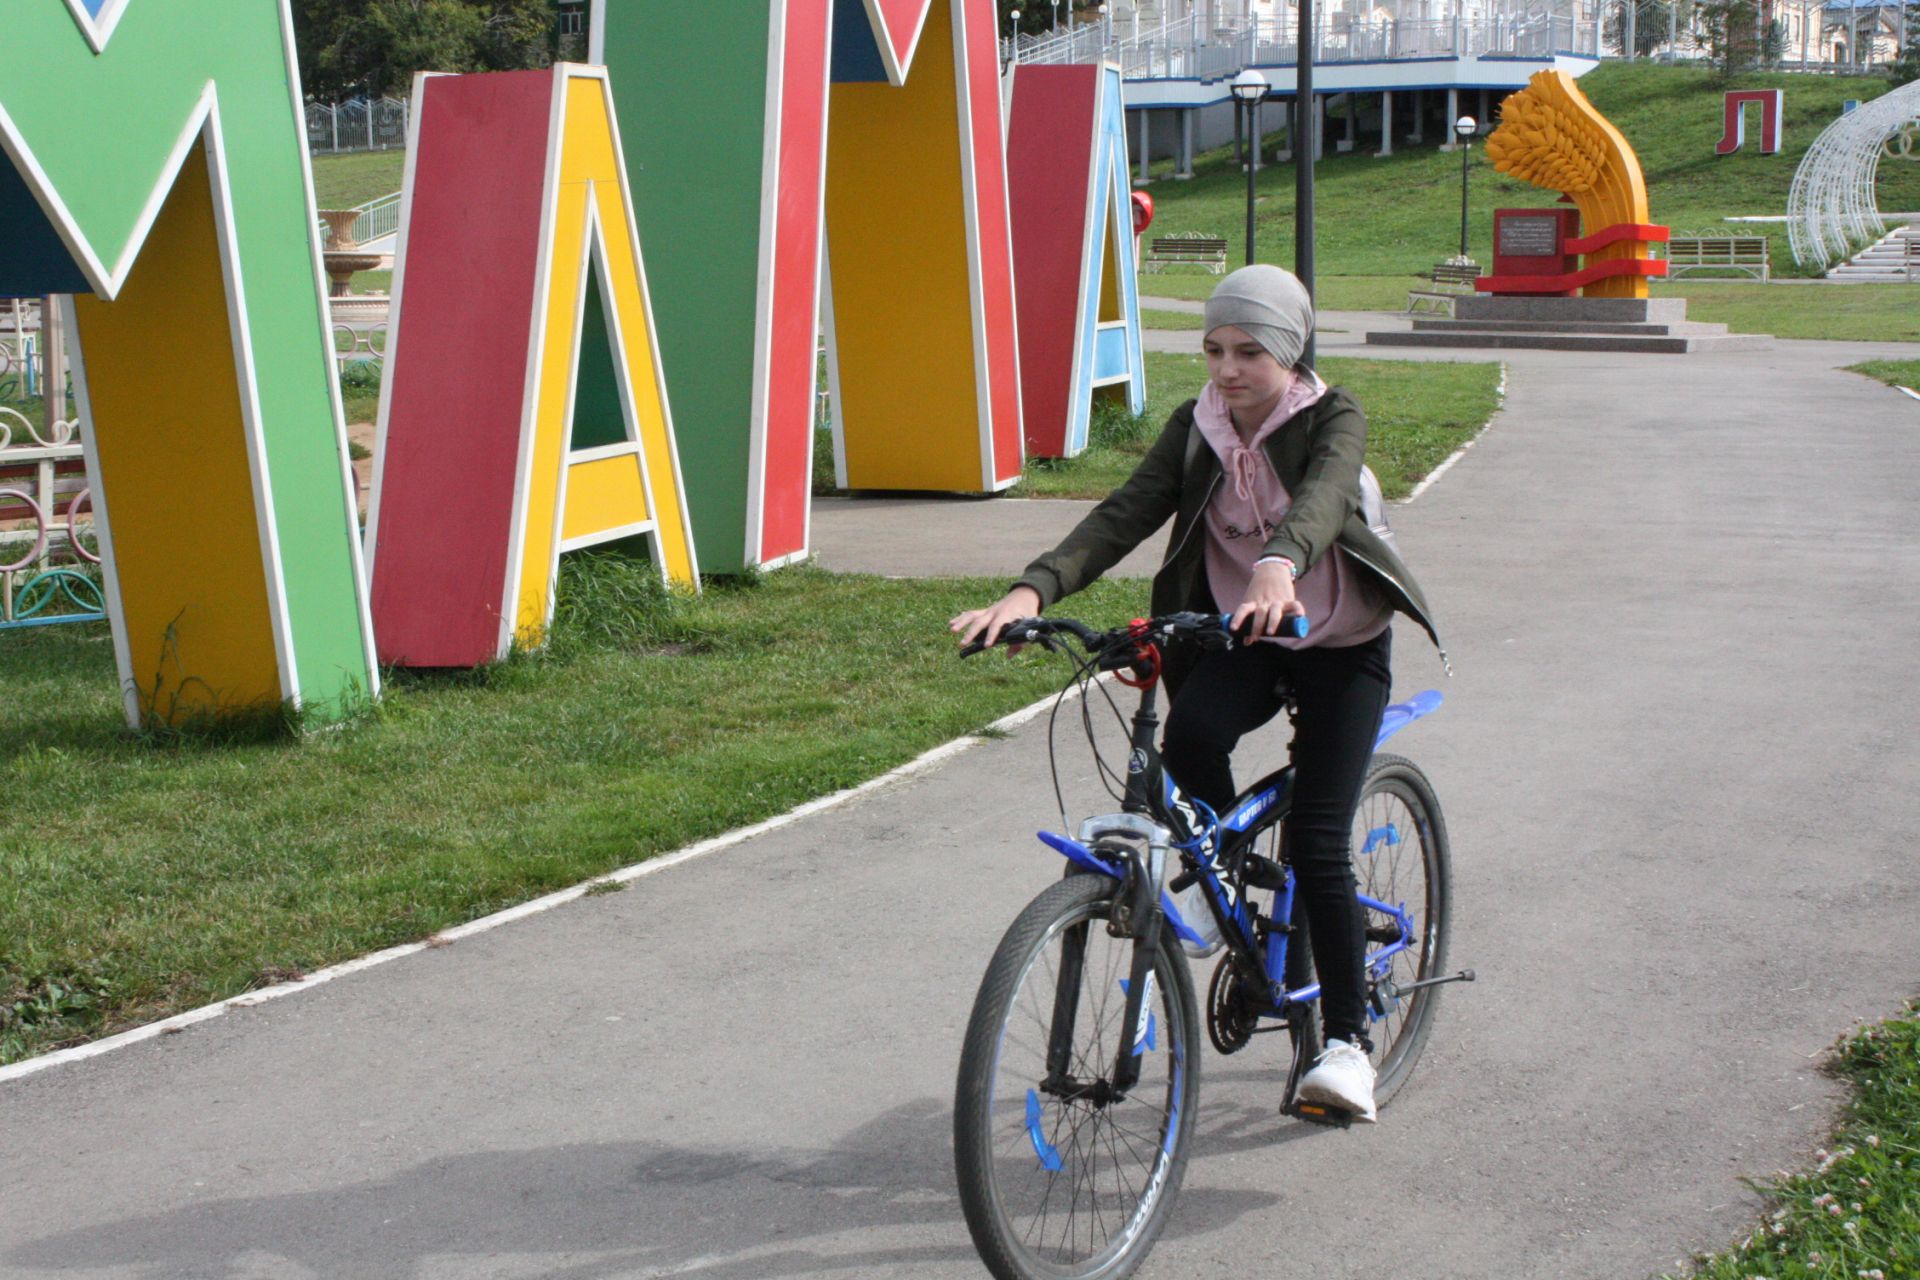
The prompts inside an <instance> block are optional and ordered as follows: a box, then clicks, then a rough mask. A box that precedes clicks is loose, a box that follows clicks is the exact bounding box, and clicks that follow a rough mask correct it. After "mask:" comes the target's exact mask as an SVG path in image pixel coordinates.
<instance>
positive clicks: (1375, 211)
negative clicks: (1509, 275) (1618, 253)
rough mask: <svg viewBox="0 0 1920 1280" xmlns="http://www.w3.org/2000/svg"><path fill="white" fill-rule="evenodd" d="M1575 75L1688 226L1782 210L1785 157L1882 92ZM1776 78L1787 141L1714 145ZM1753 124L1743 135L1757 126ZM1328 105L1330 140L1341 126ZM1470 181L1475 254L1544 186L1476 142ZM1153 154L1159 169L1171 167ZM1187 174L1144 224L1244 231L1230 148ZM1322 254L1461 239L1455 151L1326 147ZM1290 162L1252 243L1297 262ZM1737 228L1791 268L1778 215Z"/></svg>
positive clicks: (1374, 257) (1911, 189) (1373, 253)
mask: <svg viewBox="0 0 1920 1280" xmlns="http://www.w3.org/2000/svg"><path fill="white" fill-rule="evenodd" d="M1580 87H1581V89H1582V90H1583V91H1584V92H1585V93H1586V95H1587V96H1588V98H1589V99H1591V100H1592V102H1593V104H1594V106H1596V107H1597V108H1599V109H1600V111H1601V112H1603V113H1604V114H1605V115H1606V116H1607V117H1608V118H1609V119H1610V120H1612V121H1613V122H1614V124H1615V125H1616V126H1618V127H1619V129H1620V131H1621V132H1622V133H1623V134H1625V135H1626V138H1627V140H1628V141H1629V142H1630V143H1632V144H1633V147H1634V150H1635V151H1636V152H1637V153H1638V155H1639V157H1640V164H1641V168H1642V169H1643V170H1644V171H1645V173H1646V177H1647V189H1648V195H1649V202H1650V204H1651V206H1652V213H1653V220H1654V221H1655V222H1659V223H1665V224H1666V225H1668V226H1671V227H1674V228H1676V229H1677V230H1684V231H1729V230H1732V229H1733V227H1732V226H1730V225H1729V224H1727V223H1725V222H1723V221H1722V219H1724V218H1726V217H1728V216H1730V215H1738V214H1784V213H1785V212H1786V211H1787V191H1788V188H1789V187H1790V186H1791V185H1792V182H1793V172H1794V169H1795V168H1796V167H1797V166H1798V165H1799V163H1800V159H1801V157H1802V156H1803V155H1805V154H1806V151H1807V149H1808V148H1809V147H1810V146H1812V144H1813V141H1814V139H1815V138H1817V137H1818V136H1819V134H1820V131H1821V130H1822V129H1824V128H1826V126H1827V125H1828V124H1829V123H1830V122H1832V120H1833V119H1834V118H1835V117H1837V116H1838V115H1839V114H1840V105H1841V103H1842V102H1843V101H1844V100H1845V99H1848V98H1858V99H1860V100H1861V101H1863V102H1864V101H1868V100H1871V99H1873V98H1877V97H1879V96H1880V95H1881V94H1883V93H1885V92H1886V91H1887V82H1886V81H1885V80H1884V79H1880V78H1878V77H1869V76H1858V77H1837V76H1822V75H1796V74H1789V73H1781V72H1773V73H1755V74H1751V75H1745V76H1740V77H1737V78H1735V79H1734V80H1733V81H1732V82H1731V84H1727V83H1719V84H1716V83H1715V82H1714V81H1713V80H1712V79H1711V78H1710V76H1709V74H1708V73H1707V72H1705V71H1699V70H1695V69H1693V68H1688V67H1663V66H1653V65H1650V64H1647V63H1632V64H1628V63H1610V64H1608V65H1606V66H1602V67H1599V68H1597V69H1596V70H1594V71H1592V72H1589V73H1588V74H1587V75H1585V76H1583V77H1581V80H1580ZM1728 88H1735V89H1775V88H1779V89H1785V90H1786V128H1785V133H1786V138H1785V146H1784V147H1783V149H1782V150H1781V151H1780V152H1779V153H1778V154H1776V155H1771V156H1763V155H1760V154H1759V152H1758V150H1757V149H1756V144H1754V143H1752V142H1749V144H1748V148H1747V149H1746V150H1744V151H1742V152H1740V153H1738V154H1736V155H1732V156H1725V157H1721V156H1716V155H1715V154H1714V151H1713V146H1714V143H1715V142H1717V141H1719V139H1720V134H1721V128H1722V121H1723V106H1722V104H1723V101H1724V98H1723V94H1724V92H1725V90H1726V89H1728ZM1755 124H1756V128H1750V129H1749V131H1748V136H1749V138H1752V137H1753V136H1754V134H1755V133H1757V121H1756V122H1755ZM1338 128H1339V126H1338V123H1337V117H1333V118H1330V119H1329V123H1328V138H1329V141H1331V139H1332V138H1334V137H1338V136H1339V133H1338ZM1472 163H1473V169H1472V178H1471V182H1470V184H1469V191H1470V200H1469V205H1470V234H1469V241H1470V244H1471V246H1472V251H1473V253H1474V256H1475V257H1477V258H1478V259H1479V260H1480V261H1481V262H1489V261H1491V238H1492V234H1493V210H1494V209H1495V208H1496V207H1502V206H1505V207H1512V206H1526V205H1543V204H1548V203H1551V202H1552V200H1553V197H1552V196H1551V195H1550V194H1549V193H1547V192H1545V191H1542V190H1540V189H1539V188H1536V187H1532V186H1529V185H1528V184H1526V183H1523V182H1519V181H1516V180H1514V179H1511V178H1507V177H1505V176H1503V175H1500V174H1496V173H1494V172H1493V170H1492V169H1490V168H1489V167H1488V166H1487V164H1486V162H1485V159H1484V151H1483V150H1481V149H1480V147H1479V146H1478V145H1476V148H1475V151H1474V153H1473V162H1472ZM1172 167H1173V166H1172V164H1171V162H1168V163H1165V164H1162V165H1158V166H1155V173H1156V176H1165V175H1168V174H1171V172H1172ZM1194 173H1195V177H1194V178H1193V180H1192V181H1189V182H1171V181H1167V182H1155V183H1154V184H1153V188H1152V194H1153V198H1154V201H1155V204H1156V216H1155V218H1154V223H1153V232H1154V234H1157V235H1165V234H1171V233H1174V232H1179V231H1200V232H1205V233H1208V234H1211V235H1225V236H1226V237H1227V238H1228V240H1229V242H1230V243H1232V244H1234V245H1235V246H1236V253H1235V254H1233V255H1230V256H1233V257H1235V258H1236V259H1237V257H1238V254H1237V246H1238V244H1239V242H1240V240H1241V237H1242V236H1243V235H1244V234H1245V233H1244V230H1243V228H1244V227H1245V225H1246V174H1245V171H1244V170H1241V169H1239V168H1237V167H1236V166H1235V165H1234V163H1233V152H1232V148H1231V147H1226V148H1222V149H1220V150H1218V151H1213V152H1208V153H1206V154H1205V155H1203V156H1200V157H1198V158H1197V159H1196V161H1195V164H1194ZM1316 173H1317V177H1318V182H1317V194H1316V197H1315V205H1316V217H1317V223H1318V232H1319V234H1318V244H1317V266H1318V270H1319V274H1321V275H1325V276H1405V275H1411V274H1412V273H1414V272H1417V271H1425V270H1427V269H1428V268H1429V267H1431V266H1432V265H1433V263H1434V262H1436V261H1437V260H1439V259H1441V258H1444V257H1447V256H1449V255H1450V254H1452V253H1454V252H1455V251H1456V250H1457V249H1458V248H1459V236H1460V157H1459V156H1458V154H1444V153H1442V152H1440V151H1438V150H1436V149H1435V148H1434V147H1433V146H1431V145H1428V146H1425V147H1412V146H1408V145H1405V144H1402V146H1401V147H1400V149H1398V150H1396V151H1395V153H1394V154H1393V155H1392V156H1389V157H1387V158H1385V159H1376V158H1375V157H1374V156H1373V155H1372V154H1371V153H1370V152H1355V153H1352V154H1348V155H1328V156H1326V157H1325V158H1323V159H1322V160H1321V162H1320V164H1319V165H1318V166H1317V169H1316ZM1293 182H1294V174H1293V166H1292V165H1274V166H1272V167H1270V168H1267V169H1263V170H1262V171H1261V173H1260V176H1259V178H1258V180H1257V184H1256V195H1257V201H1258V202H1257V206H1256V211H1255V222H1256V251H1257V253H1258V256H1259V257H1260V259H1261V260H1262V261H1265V262H1276V263H1280V264H1282V265H1285V266H1289V267H1290V266H1292V265H1293V237H1292V228H1293ZM1879 193H1880V207H1881V208H1882V209H1885V210H1888V211H1894V210H1902V211H1905V210H1920V162H1906V161H1898V160H1889V161H1886V162H1885V163H1883V164H1882V165H1881V167H1880V174H1879ZM1739 229H1740V231H1741V233H1742V234H1762V233H1764V234H1768V235H1770V236H1771V237H1772V238H1773V241H1774V245H1773V261H1774V269H1775V272H1776V273H1777V274H1781V275H1792V274H1812V273H1811V272H1804V273H1803V272H1798V271H1797V270H1796V268H1795V267H1794V266H1793V255H1792V253H1791V252H1790V251H1789V249H1788V247H1787V232H1786V228H1785V226H1784V224H1761V225H1759V226H1742V227H1740V228H1739Z"/></svg>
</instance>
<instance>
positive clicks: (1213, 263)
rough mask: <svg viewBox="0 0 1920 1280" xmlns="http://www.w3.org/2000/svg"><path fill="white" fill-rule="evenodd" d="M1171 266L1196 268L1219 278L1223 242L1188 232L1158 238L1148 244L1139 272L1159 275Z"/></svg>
mask: <svg viewBox="0 0 1920 1280" xmlns="http://www.w3.org/2000/svg"><path fill="white" fill-rule="evenodd" d="M1175 263H1193V264H1198V265H1199V266H1202V267H1205V268H1206V269H1207V271H1208V272H1210V273H1211V274H1213V275H1216V276H1217V275H1221V274H1223V273H1224V272H1225V271H1226V269H1227V242H1226V241H1225V240H1223V239H1221V238H1220V237H1219V236H1205V235H1201V234H1199V233H1198V232H1192V231H1188V232H1182V233H1180V234H1179V235H1172V236H1160V237H1159V238H1157V239H1155V240H1153V241H1151V242H1149V243H1148V245H1147V252H1146V254H1145V255H1144V256H1142V257H1141V259H1140V269H1141V270H1142V271H1159V270H1162V269H1163V268H1165V267H1168V266H1171V265H1173V264H1175Z"/></svg>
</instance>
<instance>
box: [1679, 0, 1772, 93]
mask: <svg viewBox="0 0 1920 1280" xmlns="http://www.w3.org/2000/svg"><path fill="white" fill-rule="evenodd" d="M1694 13H1695V14H1696V16H1697V18H1698V21H1699V23H1700V31H1701V42H1702V43H1703V44H1704V45H1705V46H1706V48H1707V56H1708V58H1709V60H1710V61H1711V62H1712V64H1713V70H1714V73H1715V74H1716V75H1717V76H1718V77H1719V78H1721V79H1726V78H1728V77H1731V76H1734V75H1737V74H1739V73H1740V72H1742V71H1747V70H1750V69H1752V68H1753V67H1757V66H1760V65H1761V64H1763V63H1769V62H1778V61H1779V60H1780V48H1781V42H1782V38H1783V33H1782V29H1781V24H1780V23H1779V22H1777V21H1776V22H1765V23H1763V22H1762V20H1761V13H1760V0H1705V3H1702V4H1700V5H1698V6H1696V7H1695V9H1694Z"/></svg>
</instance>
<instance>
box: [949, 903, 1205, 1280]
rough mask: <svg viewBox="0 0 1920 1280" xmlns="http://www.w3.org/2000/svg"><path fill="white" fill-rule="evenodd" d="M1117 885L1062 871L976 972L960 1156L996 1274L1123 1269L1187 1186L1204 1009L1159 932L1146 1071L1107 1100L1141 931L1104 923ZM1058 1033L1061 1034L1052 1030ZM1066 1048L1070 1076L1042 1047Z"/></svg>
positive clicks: (1093, 1279) (959, 1112) (1168, 936)
mask: <svg viewBox="0 0 1920 1280" xmlns="http://www.w3.org/2000/svg"><path fill="white" fill-rule="evenodd" d="M1118 888H1119V882H1117V881H1115V880H1112V879H1109V878H1108V877H1106V876H1102V875H1079V876H1069V877H1068V878H1066V879H1064V880H1062V881H1060V883H1058V884H1056V885H1054V886H1052V887H1051V888H1049V889H1048V890H1047V891H1046V892H1045V893H1042V894H1041V895H1040V896H1039V897H1037V898H1035V899H1034V900H1033V901H1032V902H1031V903H1029V904H1028V906H1027V908H1026V909H1025V910H1024V911H1022V912H1021V913H1020V915H1019V917H1018V918H1017V919H1015V921H1014V922H1013V925H1012V927H1011V928H1009V929H1008V930H1007V933H1006V936H1005V937H1004V938H1002V939H1001V941H1000V946H999V948H998V950H996V951H995V952H994V955H993V960H992V962H991V963H990V964H989V965H988V966H987V972H986V976H985V978H983V979H982V980H981V983H980V992H979V995H978V996H977V997H976V998H975V1000H974V1005H973V1016H972V1019H971V1020H970V1021H969V1023H968V1025H967V1039H966V1045H965V1048H964V1049H963V1051H962V1053H961V1056H960V1073H959V1080H958V1083H957V1086H956V1089H955V1097H954V1110H953V1145H954V1164H955V1166H956V1171H957V1173H958V1175H959V1185H960V1204H961V1207H962V1208H963V1209H964V1210H965V1212H966V1218H967V1228H968V1230H969V1231H971V1232H972V1233H973V1241H974V1244H975V1246H977V1247H978V1248H979V1250H980V1257H981V1260H982V1261H984V1262H985V1263H986V1264H987V1269H988V1270H990V1271H992V1272H993V1274H994V1275H996V1276H998V1277H1000V1280H1038V1278H1040V1277H1046V1278H1048V1280H1068V1278H1072V1280H1117V1278H1118V1277H1121V1276H1125V1275H1128V1274H1131V1273H1132V1271H1133V1270H1134V1268H1136V1267H1138V1266H1139V1265H1140V1263H1141V1261H1142V1260H1143V1259H1144V1258H1145V1257H1146V1254H1147V1251H1148V1250H1149V1249H1150V1248H1152V1246H1153V1241H1154V1238H1155V1237H1156V1236H1158V1235H1159V1233H1160V1229H1161V1227H1162V1226H1163V1225H1164V1223H1165V1221H1166V1217H1167V1213H1168V1211H1169V1209H1170V1208H1171V1206H1172V1204H1173V1200H1174V1197H1175V1195H1176V1194H1177V1193H1178V1191H1179V1187H1180V1179H1181V1175H1182V1173H1183V1172H1184V1170H1185V1166H1186V1158H1187V1148H1188V1145H1189V1140H1190V1138H1191V1136H1192V1134H1193V1122H1194V1111H1195V1105H1196V1103H1197V1102H1198V1099H1199V1084H1200V1072H1199V1066H1200V1062H1199V1056H1198V1054H1197V1052H1196V1050H1197V1049H1198V1046H1199V1034H1200V1025H1199V1014H1198V1009H1197V1006H1196V1004H1195V1001H1194V996H1193V980H1192V977H1191V975H1190V974H1189V972H1188V968H1187V960H1186V956H1185V955H1184V954H1183V953H1182V952H1181V950H1180V946H1179V943H1178V942H1177V941H1176V940H1175V938H1174V936H1173V932H1172V930H1170V929H1163V930H1162V935H1161V942H1160V948H1159V956H1158V958H1157V960H1156V962H1155V965H1154V968H1153V970H1152V972H1151V977H1152V982H1151V983H1150V988H1151V989H1150V990H1149V992H1148V993H1147V994H1148V999H1147V1002H1146V1005H1145V1006H1144V1008H1143V1012H1144V1013H1145V1014H1146V1015H1147V1017H1146V1018H1144V1019H1143V1022H1144V1024H1145V1025H1144V1027H1143V1028H1142V1029H1141V1032H1140V1033H1139V1038H1138V1039H1137V1040H1136V1043H1143V1044H1144V1045H1145V1052H1144V1053H1143V1054H1142V1056H1141V1066H1140V1079H1139V1082H1138V1083H1137V1084H1136V1085H1134V1087H1133V1088H1132V1089H1130V1090H1128V1092H1127V1093H1126V1095H1125V1096H1124V1097H1121V1098H1117V1099H1100V1098H1099V1097H1098V1096H1097V1095H1098V1089H1097V1087H1096V1086H1097V1085H1098V1084H1099V1083H1100V1082H1105V1081H1110V1080H1111V1079H1112V1071H1113V1066H1114V1057H1115V1054H1116V1053H1117V1051H1118V1049H1119V1046H1120V1044H1121V1040H1122V1036H1123V1030H1122V1023H1123V1022H1124V1020H1125V1017H1126V1003H1127V991H1126V989H1125V984H1126V980H1127V976H1128V974H1129V973H1130V972H1131V969H1132V961H1133V950H1134V943H1133V940H1132V939H1131V938H1116V937H1114V936H1112V935H1111V934H1109V933H1108V932H1107V927H1106V920H1107V917H1108V915H1109V913H1110V911H1111V904H1112V900H1113V895H1114V893H1115V892H1116V891H1117V890H1118ZM1056 1037H1058V1038H1056ZM1050 1044H1058V1045H1060V1046H1061V1047H1063V1048H1065V1049H1067V1050H1069V1051H1070V1052H1069V1057H1068V1060H1067V1062H1066V1069H1065V1073H1064V1076H1065V1077H1066V1078H1063V1077H1062V1074H1061V1073H1058V1072H1050V1071H1049V1065H1048V1050H1049V1045H1050Z"/></svg>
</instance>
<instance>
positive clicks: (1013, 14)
mask: <svg viewBox="0 0 1920 1280" xmlns="http://www.w3.org/2000/svg"><path fill="white" fill-rule="evenodd" d="M1007 21H1008V22H1009V23H1011V24H1012V30H1011V31H1009V32H1008V33H1007V56H1006V57H1004V58H1002V59H1000V74H1001V75H1005V74H1006V73H1007V65H1008V64H1009V63H1013V62H1018V61H1020V11H1019V10H1018V9H1009V10H1007Z"/></svg>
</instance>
